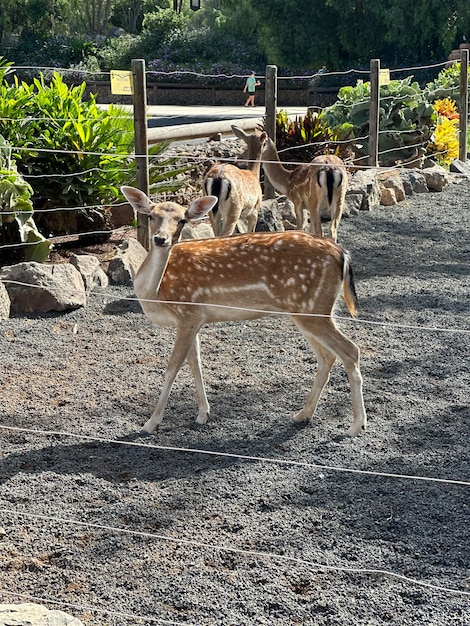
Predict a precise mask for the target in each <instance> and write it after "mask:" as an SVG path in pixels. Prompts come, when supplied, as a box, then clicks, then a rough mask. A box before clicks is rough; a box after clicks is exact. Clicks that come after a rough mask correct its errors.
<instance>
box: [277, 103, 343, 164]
mask: <svg viewBox="0 0 470 626" xmlns="http://www.w3.org/2000/svg"><path fill="white" fill-rule="evenodd" d="M337 140H338V137H337V136H336V135H335V134H334V133H333V131H332V130H331V129H330V128H329V127H328V125H327V123H326V121H325V119H324V117H323V113H322V112H320V113H317V112H313V111H308V112H307V115H305V116H298V117H295V119H293V120H292V119H290V118H289V116H288V113H287V111H286V110H285V109H281V110H280V111H279V112H278V113H277V115H276V146H277V148H278V150H282V151H283V154H282V159H283V161H294V162H301V163H308V162H310V161H311V160H312V159H313V158H314V157H316V156H318V155H319V154H336V155H337V156H339V157H341V158H343V159H345V158H347V157H348V152H347V148H346V147H344V144H341V143H337Z"/></svg>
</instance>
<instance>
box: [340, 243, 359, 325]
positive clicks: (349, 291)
mask: <svg viewBox="0 0 470 626" xmlns="http://www.w3.org/2000/svg"><path fill="white" fill-rule="evenodd" d="M343 298H344V301H345V302H346V305H347V307H348V309H349V312H350V313H351V315H352V316H353V317H356V315H357V308H358V305H359V302H358V299H357V293H356V286H355V285H354V275H353V269H352V265H351V257H350V255H349V252H347V251H346V250H343Z"/></svg>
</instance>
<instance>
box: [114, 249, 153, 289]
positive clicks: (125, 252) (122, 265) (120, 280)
mask: <svg viewBox="0 0 470 626" xmlns="http://www.w3.org/2000/svg"><path fill="white" fill-rule="evenodd" d="M146 256H147V250H146V249H145V248H144V246H143V245H142V244H140V243H139V242H138V241H137V239H127V240H126V241H124V242H123V243H122V244H121V246H120V247H119V248H118V249H117V251H116V254H115V255H114V256H113V258H112V259H111V260H110V262H109V266H108V277H109V279H110V281H111V282H112V283H113V284H115V285H132V283H133V280H134V276H135V275H136V274H137V271H138V269H139V267H140V266H141V265H142V263H143V260H144V259H145V257H146Z"/></svg>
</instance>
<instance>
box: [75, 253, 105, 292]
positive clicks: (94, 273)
mask: <svg viewBox="0 0 470 626" xmlns="http://www.w3.org/2000/svg"><path fill="white" fill-rule="evenodd" d="M70 263H71V264H72V265H73V266H74V267H75V268H76V269H77V270H78V271H79V272H80V274H81V277H82V279H83V283H84V285H85V289H86V291H87V292H88V291H93V289H94V288H95V287H107V286H108V277H107V275H106V274H105V273H104V272H103V270H102V269H101V265H100V262H99V261H98V259H97V258H96V257H95V256H93V255H91V254H72V256H71V257H70Z"/></svg>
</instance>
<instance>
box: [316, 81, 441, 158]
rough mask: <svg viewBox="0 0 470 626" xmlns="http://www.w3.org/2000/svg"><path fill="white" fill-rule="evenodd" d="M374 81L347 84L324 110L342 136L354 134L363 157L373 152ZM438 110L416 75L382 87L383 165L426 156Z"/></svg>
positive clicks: (331, 123)
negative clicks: (333, 101) (372, 86)
mask: <svg viewBox="0 0 470 626" xmlns="http://www.w3.org/2000/svg"><path fill="white" fill-rule="evenodd" d="M369 109H370V83H369V82H366V83H365V82H363V81H362V80H360V81H358V82H357V85H356V86H355V87H343V88H342V89H340V91H339V94H338V100H337V102H336V103H335V104H333V105H332V106H331V107H328V108H327V109H325V111H324V118H325V121H326V123H327V124H328V126H329V127H330V128H332V129H333V131H334V132H337V133H338V134H340V135H345V134H346V133H350V134H351V136H352V137H353V138H354V139H355V141H354V150H355V152H356V155H358V156H359V157H365V156H367V155H368V154H369V137H368V135H369ZM434 118H435V115H434V110H433V108H432V105H431V103H430V102H429V100H428V96H427V94H426V92H423V90H422V89H421V88H420V86H419V84H418V83H417V82H413V77H412V76H409V77H407V78H406V79H404V80H392V81H390V83H389V84H388V85H382V86H381V87H380V110H379V155H380V162H381V164H382V165H389V164H395V163H397V162H405V161H409V160H412V159H415V158H417V157H418V156H422V152H423V151H424V146H426V144H427V142H428V141H429V139H430V136H431V132H432V126H433V123H434Z"/></svg>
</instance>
